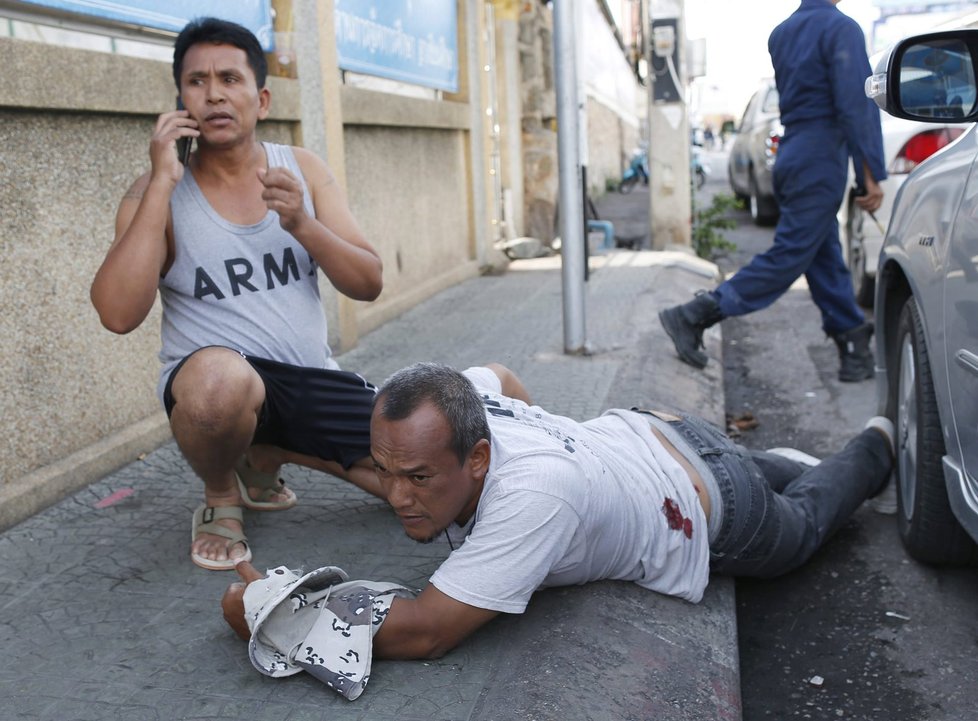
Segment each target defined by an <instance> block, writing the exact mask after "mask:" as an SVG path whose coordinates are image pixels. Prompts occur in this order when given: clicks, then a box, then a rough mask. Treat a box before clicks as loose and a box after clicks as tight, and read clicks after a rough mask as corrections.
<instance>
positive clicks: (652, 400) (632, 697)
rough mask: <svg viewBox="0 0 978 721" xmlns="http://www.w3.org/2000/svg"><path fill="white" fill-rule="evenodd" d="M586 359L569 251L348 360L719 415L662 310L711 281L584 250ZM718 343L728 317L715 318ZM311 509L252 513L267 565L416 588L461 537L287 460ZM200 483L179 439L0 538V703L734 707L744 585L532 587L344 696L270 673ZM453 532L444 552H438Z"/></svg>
mask: <svg viewBox="0 0 978 721" xmlns="http://www.w3.org/2000/svg"><path fill="white" fill-rule="evenodd" d="M591 269H592V274H591V279H590V281H589V283H588V285H587V295H586V303H587V337H588V339H589V345H590V347H591V349H592V353H591V354H590V355H588V356H566V355H564V354H563V352H562V349H563V331H562V315H561V274H560V268H559V264H558V260H557V259H554V258H544V259H536V260H523V261H517V262H515V263H513V264H512V266H511V267H510V268H509V270H508V271H507V272H506V273H504V274H501V275H494V276H484V277H480V278H476V279H473V280H470V281H467V282H465V283H462V284H460V285H458V286H456V287H454V288H451V289H449V290H448V291H445V292H443V293H441V294H439V295H438V296H436V297H434V298H432V299H430V300H428V301H426V302H425V303H423V304H421V305H420V306H418V307H416V308H414V309H413V310H411V311H409V312H408V313H406V314H405V315H403V316H402V317H400V318H398V319H397V320H395V321H392V322H391V323H388V324H387V325H385V326H384V327H382V328H380V329H378V330H377V331H375V332H373V333H371V334H369V335H367V336H365V337H364V338H362V339H361V343H360V346H359V347H358V348H357V349H355V350H354V351H352V352H350V353H347V354H346V355H344V356H342V357H341V358H340V359H339V360H340V363H341V365H342V366H343V367H344V368H347V369H350V370H356V371H358V372H360V373H362V374H363V375H364V376H365V377H367V378H368V379H370V380H372V381H373V382H375V383H380V382H381V381H383V379H384V378H385V377H386V376H387V375H388V374H389V373H390V372H392V371H394V370H396V369H397V368H399V367H401V366H403V365H406V364H408V363H410V362H413V361H416V360H436V361H442V362H446V363H450V364H452V365H454V366H457V367H462V368H464V367H466V366H468V365H473V364H479V363H483V362H488V361H498V362H501V363H504V364H506V365H508V366H509V367H511V368H512V369H513V370H515V371H516V372H517V373H518V374H519V375H520V376H521V377H522V378H523V380H524V381H525V383H526V386H527V388H528V389H529V391H530V393H531V395H532V396H533V398H534V400H535V401H536V402H538V403H540V404H541V405H543V406H545V407H547V408H549V409H550V410H553V411H555V412H558V413H563V414H566V415H569V416H572V417H575V418H578V419H585V418H588V417H591V416H594V415H597V414H598V413H600V412H601V411H602V410H604V409H606V408H608V407H612V406H625V407H629V406H633V405H640V406H651V407H655V406H660V407H661V406H674V407H680V408H684V409H689V410H696V411H698V412H699V413H700V414H701V415H704V416H706V417H708V418H711V419H713V420H715V421H717V422H722V416H723V407H724V405H723V388H722V369H721V367H720V366H721V364H720V363H716V362H714V363H711V364H710V366H709V367H708V368H707V370H706V371H705V372H702V373H701V372H692V371H691V370H690V369H689V368H688V367H686V366H683V365H682V364H681V363H680V362H679V361H678V359H676V357H675V356H674V353H673V351H672V347H671V344H670V343H669V341H668V338H666V336H665V334H664V332H663V331H662V329H661V328H660V327H659V324H658V321H657V318H656V312H657V311H658V310H659V309H661V308H662V307H664V306H666V305H669V304H673V303H676V302H680V301H684V300H686V299H687V298H688V297H689V296H690V294H691V292H692V291H694V290H696V289H698V288H705V287H711V286H712V285H713V279H712V277H711V273H712V272H713V270H714V269H713V267H712V266H711V265H709V264H704V263H701V262H698V261H696V259H695V258H692V257H690V256H685V255H683V254H672V253H652V252H648V251H642V252H632V251H613V252H611V253H609V254H607V255H604V256H599V257H593V258H592V259H591ZM706 340H707V350H708V352H709V353H710V355H711V356H713V357H714V358H716V357H718V356H719V342H720V335H719V328H718V327H715V329H711V330H710V331H708V333H707V338H706ZM285 476H286V478H287V479H288V482H289V484H290V485H291V486H292V487H293V488H294V489H295V491H296V493H297V495H298V496H299V499H300V504H299V505H298V506H297V507H296V508H295V509H292V510H290V511H288V512H284V513H265V514H260V513H252V512H246V517H245V521H246V525H247V532H248V536H249V539H250V541H251V543H252V546H253V549H254V554H255V563H256V565H257V566H258V567H260V568H261V567H268V566H275V565H279V564H286V565H289V566H290V567H293V568H297V567H303V568H306V569H309V568H312V567H315V566H318V565H325V564H332V565H337V566H341V567H342V568H344V569H345V570H346V571H347V572H348V573H349V574H350V575H351V577H352V578H369V579H377V580H392V581H397V582H400V583H404V584H405V585H408V586H413V587H421V586H423V585H424V583H425V582H426V580H427V578H428V576H429V575H430V574H431V572H432V571H433V570H434V568H435V567H436V566H437V565H438V563H439V562H440V560H441V559H443V558H444V557H445V556H446V555H447V553H448V548H447V546H445V544H443V543H440V542H437V541H436V542H434V543H431V544H428V545H419V544H416V543H414V542H412V541H410V540H409V539H408V538H406V537H405V536H404V534H403V532H402V530H401V528H400V524H399V523H398V521H397V519H396V518H395V517H394V516H393V515H392V513H390V511H389V510H388V509H387V507H386V504H384V503H382V502H380V501H378V500H376V499H373V498H372V497H369V496H367V495H366V494H363V493H361V492H360V491H358V490H357V489H355V488H353V487H352V486H349V485H347V484H345V483H344V482H342V481H339V480H337V479H334V478H332V477H329V476H325V475H323V474H319V473H315V472H312V471H307V470H305V469H301V468H296V467H291V466H290V467H287V468H286V469H285ZM200 498H201V487H200V482H199V481H198V480H197V479H196V478H195V476H194V475H193V473H192V472H191V471H190V469H189V468H188V467H187V465H186V463H185V462H184V461H183V459H182V458H181V456H180V454H179V452H178V450H177V449H176V447H175V445H174V444H173V443H170V444H168V445H165V446H164V447H162V448H161V449H159V450H157V451H155V452H153V453H150V454H149V455H147V456H146V457H145V458H143V459H141V460H138V461H136V462H134V463H132V464H130V465H128V466H126V467H124V468H122V469H121V470H119V471H117V472H115V473H113V474H111V475H109V476H107V477H106V478H104V479H102V480H101V481H99V482H97V483H95V484H93V485H92V486H90V487H88V488H87V489H85V490H83V491H81V492H79V493H76V494H74V495H73V496H71V497H69V498H67V499H66V500H64V501H62V502H60V503H58V504H57V505H55V506H53V507H51V508H49V509H47V510H46V511H44V512H42V513H40V514H38V515H36V516H34V517H33V518H30V519H29V520H27V521H25V522H23V523H21V524H20V525H18V526H15V527H13V528H12V529H10V530H8V531H6V532H5V533H3V534H2V535H0V567H2V574H0V647H2V648H3V651H4V656H5V660H6V663H4V664H3V666H2V668H0V698H2V699H3V700H4V703H3V704H2V705H0V719H11V720H12V719H18V720H22V719H58V720H59V721H69V720H72V719H79V720H80V719H114V720H115V719H139V720H146V719H161V720H167V721H169V720H173V719H242V720H245V719H248V720H250V719H256V720H257V719H261V720H263V721H264V720H268V719H290V720H292V719H295V720H297V721H298V720H299V719H303V720H305V719H310V720H311V719H331V720H337V721H342V720H350V721H352V720H354V719H357V720H359V719H363V720H364V721H366V720H370V721H375V720H376V721H379V720H381V719H398V721H420V720H422V719H425V720H428V719H439V720H452V721H455V720H459V721H461V720H476V719H486V720H488V719H492V720H500V719H503V720H508V719H561V721H575V720H578V719H582V720H583V719H594V720H595V721H598V720H600V721H606V720H615V719H650V718H656V719H662V720H664V721H665V720H669V719H739V718H740V692H739V675H738V658H737V644H736V627H735V622H736V616H735V608H734V597H733V584H732V582H730V581H729V580H728V579H719V578H718V579H714V580H713V582H711V584H710V587H709V589H708V590H707V594H706V597H705V598H704V600H703V602H702V603H700V604H698V605H695V606H694V605H691V604H688V603H686V602H683V601H679V600H676V599H672V598H666V597H663V596H659V595H657V594H655V593H652V592H649V591H645V590H643V589H641V588H639V587H638V586H635V585H634V584H629V583H613V582H604V583H597V584H591V585H588V586H583V587H573V588H562V589H552V590H549V591H544V592H541V593H539V594H537V595H536V596H535V597H534V599H533V601H532V602H531V603H530V607H529V609H528V611H527V613H525V614H524V615H522V616H516V617H504V618H499V619H497V620H495V621H493V622H492V623H490V624H489V625H488V626H487V627H485V628H484V629H482V630H481V631H480V632H479V633H477V634H476V635H475V636H474V637H473V638H472V639H470V640H469V641H467V642H466V643H464V644H463V645H462V646H461V647H460V648H459V649H457V650H456V651H454V652H452V653H450V654H449V655H447V656H446V657H444V658H443V659H440V660H438V661H433V662H390V661H378V662H375V663H374V665H373V673H372V676H371V680H370V683H369V685H368V687H367V689H366V691H365V692H364V694H363V695H362V696H361V697H360V698H359V699H358V700H357V701H355V702H352V703H351V702H348V701H346V700H344V699H342V698H340V697H339V696H337V695H336V694H334V693H333V692H332V691H330V690H329V689H327V688H326V687H325V686H323V685H322V684H321V683H319V682H318V681H316V680H314V679H313V678H311V677H309V676H306V675H305V674H301V675H299V676H296V677H293V678H291V679H285V680H275V679H269V678H265V677H263V676H261V675H259V674H258V672H257V671H255V670H254V669H253V668H252V667H251V665H250V663H249V661H248V657H247V651H246V648H245V646H244V644H242V643H241V642H240V641H238V640H237V639H236V638H233V637H232V635H231V633H230V632H229V631H228V630H227V629H226V627H225V625H224V622H223V620H222V619H221V616H220V612H219V606H218V601H219V599H220V596H221V593H222V592H223V590H224V588H225V587H226V586H227V584H228V583H229V582H230V581H231V580H233V578H232V575H231V574H227V573H214V572H207V571H203V570H200V569H198V568H196V567H195V566H193V565H192V564H191V563H190V560H189V558H188V547H189V542H190V519H191V513H192V511H193V509H194V508H195V507H196V506H197V504H198V503H199V502H200ZM443 546H445V547H443Z"/></svg>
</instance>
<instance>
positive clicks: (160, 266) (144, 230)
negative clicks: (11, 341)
mask: <svg viewBox="0 0 978 721" xmlns="http://www.w3.org/2000/svg"><path fill="white" fill-rule="evenodd" d="M196 134H197V130H196V123H195V122H194V121H193V120H191V119H190V117H189V114H188V113H187V112H186V111H185V110H180V111H174V112H170V113H164V114H163V115H161V116H160V117H159V119H158V120H157V121H156V127H155V128H154V131H153V137H152V139H151V141H150V160H151V162H152V170H151V171H150V172H149V173H147V174H146V175H144V176H142V177H141V178H139V179H138V180H136V182H135V183H133V184H132V186H131V187H130V188H129V190H128V191H127V192H126V194H125V196H124V197H123V199H122V201H121V202H120V203H119V210H118V212H117V213H116V222H115V239H114V241H113V242H112V245H111V247H110V248H109V251H108V253H107V254H106V256H105V260H104V261H102V265H101V267H100V268H99V269H98V272H97V273H96V274H95V279H94V281H93V282H92V288H91V299H92V304H93V305H94V306H95V309H96V310H97V311H98V314H99V318H100V319H101V321H102V325H104V326H105V327H106V328H108V329H109V330H111V331H113V332H115V333H128V332H129V331H131V330H133V329H135V328H137V327H138V326H139V324H140V323H142V322H143V320H144V319H145V318H146V316H147V315H148V314H149V311H150V309H151V308H152V307H153V302H154V301H155V300H156V289H157V286H158V284H159V279H160V275H161V274H162V272H163V271H164V269H165V268H166V267H167V264H168V262H169V258H170V247H169V244H168V242H167V226H168V223H169V218H170V196H171V195H172V193H173V188H174V187H176V184H177V183H178V182H179V180H180V178H181V177H182V176H183V173H184V167H183V165H181V164H180V162H179V161H178V159H177V156H176V151H175V143H176V139H177V138H178V137H189V136H193V135H196Z"/></svg>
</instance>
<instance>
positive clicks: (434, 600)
mask: <svg viewBox="0 0 978 721" xmlns="http://www.w3.org/2000/svg"><path fill="white" fill-rule="evenodd" d="M498 615H499V613H498V612H497V611H489V610H487V609H485V608H477V607H476V606H470V605H468V604H467V603H462V602H461V601H456V600H455V599H454V598H452V597H451V596H448V595H446V594H444V593H442V592H441V591H439V590H438V589H437V588H435V587H434V586H432V585H431V584H428V586H427V587H426V588H425V589H424V590H423V591H422V592H421V594H420V595H419V596H418V597H417V598H395V599H394V602H393V603H392V604H391V609H390V612H389V613H388V614H387V620H385V621H384V625H383V626H381V627H380V630H379V631H378V632H377V635H376V636H374V656H375V657H378V658H399V659H411V658H441V657H442V656H444V655H445V654H446V653H448V652H449V651H451V650H452V649H453V648H455V647H456V646H458V645H459V644H460V643H461V642H462V641H463V640H465V639H466V638H467V637H468V636H470V635H471V634H472V633H474V632H475V631H476V629H478V628H479V627H481V626H483V625H484V624H485V623H487V622H488V621H490V620H492V619H493V618H495V617H496V616H498Z"/></svg>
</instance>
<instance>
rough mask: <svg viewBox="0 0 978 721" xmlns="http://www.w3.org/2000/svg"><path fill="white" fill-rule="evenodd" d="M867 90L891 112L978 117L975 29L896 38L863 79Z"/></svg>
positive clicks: (953, 119) (935, 118)
mask: <svg viewBox="0 0 978 721" xmlns="http://www.w3.org/2000/svg"><path fill="white" fill-rule="evenodd" d="M866 95H867V96H868V97H870V98H872V99H873V100H874V101H875V102H876V104H877V105H879V106H880V107H881V108H882V109H883V110H885V111H886V112H888V113H889V114H890V115H893V116H896V117H898V118H908V119H910V120H920V121H923V122H932V123H968V122H973V121H975V120H978V30H949V31H945V32H934V33H927V34H926V35H916V36H914V37H909V38H906V39H904V40H901V41H900V42H899V43H897V44H896V45H894V46H893V47H892V48H891V49H890V50H889V51H888V52H886V53H884V54H883V55H882V56H881V58H880V59H879V61H878V62H877V64H876V68H875V71H874V74H873V75H871V76H870V77H869V78H868V79H867V80H866Z"/></svg>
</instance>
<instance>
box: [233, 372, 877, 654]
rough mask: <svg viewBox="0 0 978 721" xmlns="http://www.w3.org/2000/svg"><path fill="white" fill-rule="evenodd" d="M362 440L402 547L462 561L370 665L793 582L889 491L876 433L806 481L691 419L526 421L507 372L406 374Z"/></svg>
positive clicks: (653, 414)
mask: <svg viewBox="0 0 978 721" xmlns="http://www.w3.org/2000/svg"><path fill="white" fill-rule="evenodd" d="M370 431H371V443H370V445H371V455H372V456H373V461H374V466H375V468H376V470H377V474H378V476H379V478H380V483H381V486H382V488H383V490H384V492H385V493H386V495H387V500H388V502H389V503H390V505H391V507H392V508H393V510H394V512H395V513H396V514H397V515H398V517H399V518H400V520H401V523H402V524H403V526H404V530H405V532H406V533H407V535H408V536H409V537H410V538H413V539H414V540H416V541H419V542H422V543H427V542H429V541H432V540H434V539H435V538H437V537H438V536H441V535H444V536H445V537H446V538H447V539H448V541H449V543H450V544H451V546H452V548H453V549H454V550H453V551H452V552H451V554H450V555H449V556H448V558H447V559H446V560H445V561H444V562H443V563H442V564H441V566H440V567H439V568H438V569H437V570H436V571H435V573H434V575H432V577H431V580H430V582H429V584H428V585H427V587H426V588H425V589H424V590H423V591H422V592H421V593H420V594H419V595H418V596H417V597H416V598H403V597H402V598H395V599H394V600H393V602H392V603H391V605H390V609H389V612H388V613H387V614H386V619H384V620H382V623H383V625H382V626H381V627H380V628H379V629H377V630H376V633H375V635H374V636H373V654H374V657H376V658H403V659H406V658H437V657H439V656H442V655H443V654H445V653H446V652H448V651H449V650H451V649H452V648H454V647H455V646H457V645H458V644H459V643H460V642H461V641H462V640H463V639H465V638H466V637H467V636H469V635H470V634H471V633H472V632H474V631H475V630H476V629H477V628H479V627H480V626H482V625H483V624H485V623H486V622H488V621H489V620H491V619H492V618H493V617H494V616H496V615H497V614H499V613H522V612H523V611H524V609H525V608H526V605H527V603H528V602H529V600H530V597H531V596H532V595H533V593H534V591H536V590H537V589H538V588H544V587H549V586H567V585H575V584H583V583H587V582H589V581H598V580H602V579H616V580H625V581H634V582H635V583H638V584H639V585H640V586H642V587H644V588H648V589H650V590H652V591H658V592H660V593H665V594H669V595H673V596H678V597H680V598H684V599H686V600H688V601H691V602H694V603H695V602H698V601H699V600H700V599H701V598H702V596H703V591H704V589H705V588H706V585H707V582H708V580H709V574H710V572H714V573H719V574H729V575H738V576H754V577H761V578H769V577H773V576H777V575H780V574H784V573H787V572H789V571H791V570H793V569H795V568H797V567H798V566H800V565H801V564H802V563H804V562H805V561H806V560H808V558H809V557H810V556H811V555H812V554H813V553H814V552H815V550H816V549H818V548H819V547H820V546H821V545H822V544H823V543H824V542H825V540H826V539H827V538H828V537H829V536H831V535H832V534H833V533H834V532H835V531H836V530H838V529H839V528H840V527H841V526H842V525H843V523H845V521H846V520H847V519H848V518H849V516H850V515H851V514H852V513H853V512H854V511H855V510H856V508H858V506H859V505H860V504H861V503H862V502H863V501H864V500H866V499H867V498H869V497H871V496H872V495H874V494H876V493H878V492H879V491H880V490H882V488H883V486H884V485H885V483H886V481H887V477H888V475H889V473H890V468H891V465H892V459H893V425H892V424H891V423H890V421H889V420H888V419H886V418H883V417H874V418H871V419H870V420H869V422H868V423H867V424H866V428H865V429H864V430H863V431H862V432H861V433H859V435H857V436H856V437H855V438H853V439H852V440H851V441H850V442H849V443H848V444H847V445H846V447H845V448H844V449H843V450H842V451H841V452H839V453H837V454H836V455H834V456H831V457H829V458H826V459H825V460H823V461H821V462H820V463H815V464H814V465H812V464H808V463H805V462H802V461H799V460H794V459H791V458H787V457H784V456H782V455H777V454H773V453H769V452H764V451H749V450H747V449H745V448H743V447H741V446H739V445H737V444H735V443H733V442H732V441H731V440H729V439H728V438H727V437H726V436H725V435H724V434H723V433H721V432H720V431H719V430H718V429H716V428H715V427H714V426H712V425H711V424H709V423H707V422H706V421H703V420H701V419H699V418H696V417H694V416H691V415H685V414H681V415H673V414H670V413H665V412H659V411H637V410H630V411H629V410H619V409H615V410H610V411H608V412H606V413H605V414H603V415H601V416H600V417H598V418H595V419H592V420H589V421H586V422H584V423H579V422H577V421H573V420H571V419H569V418H565V417H563V416H558V415H554V414H551V413H548V412H547V411H545V410H543V409H542V408H540V407H538V406H532V405H529V399H528V397H527V395H526V391H525V389H524V388H523V385H522V384H521V383H520V381H519V379H518V378H517V377H516V376H515V375H514V374H513V373H512V372H511V371H509V370H508V369H506V368H504V367H503V366H499V365H491V366H488V367H483V368H470V369H468V370H467V371H465V372H464V373H460V372H458V371H456V370H454V369H452V368H449V367H446V366H442V365H435V364H430V363H421V364H417V365H414V366H411V367H409V368H405V369H403V370H401V371H398V372H397V373H395V374H394V375H393V376H392V377H391V378H390V379H389V380H388V381H387V382H386V384H385V385H384V386H383V387H382V388H381V390H380V391H379V393H378V395H377V398H376V401H375V403H374V409H373V415H372V418H371V426H370ZM813 463H814V461H813ZM238 570H239V573H240V574H241V576H242V578H243V579H244V580H245V581H246V582H249V583H250V582H252V581H255V580H257V579H262V578H264V576H263V575H262V574H261V573H259V572H258V571H256V570H255V569H254V567H252V566H251V564H248V563H241V564H239V565H238ZM244 590H245V584H244V583H236V584H233V585H232V586H231V587H230V588H229V589H228V591H227V593H226V594H225V597H224V600H223V602H222V605H223V607H224V612H225V618H226V619H227V620H228V623H229V624H230V625H231V626H232V628H234V630H235V631H236V632H237V633H238V634H239V635H240V636H242V637H243V638H245V639H247V638H248V637H249V631H248V626H247V624H246V623H245V618H244V604H243V601H242V596H243V594H244Z"/></svg>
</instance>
